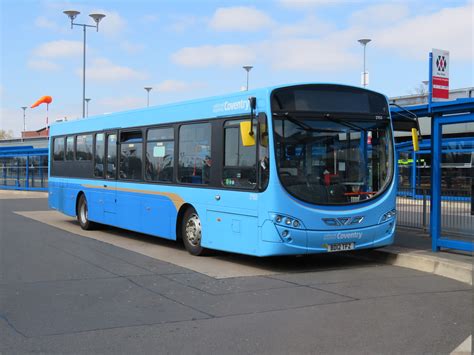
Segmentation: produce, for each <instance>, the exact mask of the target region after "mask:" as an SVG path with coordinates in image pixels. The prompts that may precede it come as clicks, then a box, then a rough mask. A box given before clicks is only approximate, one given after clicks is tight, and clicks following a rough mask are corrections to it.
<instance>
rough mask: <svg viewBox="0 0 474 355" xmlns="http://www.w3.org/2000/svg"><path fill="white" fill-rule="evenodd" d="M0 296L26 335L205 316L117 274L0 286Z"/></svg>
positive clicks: (4, 308)
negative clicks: (92, 278) (90, 278)
mask: <svg viewBox="0 0 474 355" xmlns="http://www.w3.org/2000/svg"><path fill="white" fill-rule="evenodd" d="M33 295H34V297H32V296H33ZM0 299H2V313H3V315H4V317H5V318H7V319H8V320H9V322H10V323H11V324H12V325H13V326H14V327H15V328H16V329H18V330H19V331H20V332H22V333H23V334H25V335H26V336H29V337H31V336H44V335H51V334H61V333H71V332H80V331H87V330H94V329H100V328H112V327H117V326H121V327H124V326H132V325H143V324H156V323H165V322H176V321H182V320H190V319H199V318H206V317H208V316H207V315H206V314H204V313H202V312H198V311H196V310H194V309H192V308H189V307H186V306H183V305H181V304H179V303H177V302H174V301H172V300H170V299H167V298H165V297H162V296H160V295H157V294H156V293H153V292H150V291H149V290H147V289H145V288H143V287H140V286H138V285H137V284H135V283H132V282H130V281H129V280H127V279H125V278H120V277H116V278H110V279H99V280H82V281H54V282H44V283H41V284H31V283H27V284H17V285H13V286H11V285H10V286H9V287H6V286H0Z"/></svg>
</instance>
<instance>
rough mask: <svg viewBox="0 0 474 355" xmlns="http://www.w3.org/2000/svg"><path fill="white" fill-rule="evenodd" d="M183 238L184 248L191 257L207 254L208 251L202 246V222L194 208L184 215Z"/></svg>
mask: <svg viewBox="0 0 474 355" xmlns="http://www.w3.org/2000/svg"><path fill="white" fill-rule="evenodd" d="M181 236H182V238H183V243H184V247H185V248H186V250H187V251H188V252H189V253H190V254H191V255H195V256H200V255H204V254H205V253H206V249H205V248H203V247H202V246H201V239H202V227H201V220H200V219H199V215H198V214H197V212H196V210H195V209H194V208H188V209H187V210H186V212H185V213H184V216H183V224H182V230H181Z"/></svg>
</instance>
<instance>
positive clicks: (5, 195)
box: [0, 190, 48, 200]
mask: <svg viewBox="0 0 474 355" xmlns="http://www.w3.org/2000/svg"><path fill="white" fill-rule="evenodd" d="M30 198H44V199H45V198H48V193H47V192H42V191H16V190H0V200H18V199H30Z"/></svg>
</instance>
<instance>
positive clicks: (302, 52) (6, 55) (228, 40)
mask: <svg viewBox="0 0 474 355" xmlns="http://www.w3.org/2000/svg"><path fill="white" fill-rule="evenodd" d="M64 10H77V11H80V12H81V14H80V15H79V16H78V17H77V18H76V20H75V22H77V23H81V24H84V23H85V24H93V21H92V19H91V18H90V17H89V16H88V14H90V13H103V14H105V15H106V17H105V18H104V19H103V20H102V22H101V23H100V25H99V31H98V32H96V31H95V29H93V28H89V29H88V30H87V46H86V53H87V58H86V97H88V98H90V99H91V100H90V102H89V115H100V114H103V113H110V112H116V111H123V110H128V109H133V108H139V107H144V106H146V104H147V93H146V91H145V90H144V87H145V86H151V87H152V88H153V89H152V90H151V92H150V105H159V104H164V103H170V102H177V101H182V100H187V99H194V98H201V97H207V96H213V95H221V94H226V93H232V92H236V91H239V90H241V89H242V87H245V85H246V73H245V71H244V70H243V69H242V66H243V65H253V66H254V68H253V69H252V71H251V72H250V85H249V86H250V87H251V88H256V87H265V86H272V85H278V84H288V83H298V82H332V83H343V84H349V85H360V80H361V72H362V70H363V48H362V46H361V45H360V44H359V43H358V42H357V40H358V39H360V38H370V39H372V42H370V43H369V44H368V45H367V53H366V58H367V59H366V66H367V70H368V72H369V75H370V77H369V86H368V88H370V89H372V90H376V91H379V92H382V93H384V94H386V95H388V96H401V95H408V94H412V93H414V92H415V91H416V89H417V88H419V87H420V85H422V81H423V80H427V78H428V53H429V52H430V51H431V49H432V48H439V49H444V50H449V51H450V60H451V63H450V87H451V89H454V88H463V87H470V86H474V80H473V71H474V69H473V63H474V48H473V32H474V31H473V22H474V5H473V2H472V0H470V1H466V0H463V1H449V0H443V1H441V0H432V1H427V0H419V1H403V0H398V1H369V0H367V1H362V0H359V1H350V0H332V1H329V0H254V1H237V0H235V1H234V0H227V1H223V0H221V1H217V0H199V1H191V0H174V1H172V0H155V1H152V0H134V1H132V0H130V1H125V0H121V1H117V0H114V1H112V0H96V1H50V0H42V1H34V0H2V1H1V4H0V19H1V24H0V28H1V30H0V31H1V33H0V36H1V56H0V68H1V72H0V110H1V122H0V123H1V124H0V129H4V130H7V131H8V130H11V131H12V132H13V133H14V135H15V136H18V135H19V134H20V132H21V130H22V128H23V110H22V109H21V107H22V106H28V107H29V106H31V105H32V104H33V103H34V102H35V101H36V100H37V99H39V98H40V97H42V96H44V95H50V96H52V98H53V102H52V103H51V105H50V106H49V120H50V122H52V121H55V120H58V119H64V118H67V119H68V120H72V119H77V118H79V117H81V116H82V54H83V47H82V43H83V32H82V28H81V27H74V28H73V29H71V27H70V21H69V19H68V18H67V16H66V15H64V14H63V11H64ZM45 118H46V107H45V105H41V106H39V107H37V108H34V109H30V108H28V109H27V110H26V125H27V129H28V130H36V129H40V128H41V127H44V125H45Z"/></svg>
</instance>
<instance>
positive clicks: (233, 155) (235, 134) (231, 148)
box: [222, 120, 257, 189]
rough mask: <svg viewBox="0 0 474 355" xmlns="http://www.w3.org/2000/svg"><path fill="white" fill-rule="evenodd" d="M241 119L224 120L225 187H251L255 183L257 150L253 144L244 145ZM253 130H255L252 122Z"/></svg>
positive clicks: (223, 174) (223, 181)
mask: <svg viewBox="0 0 474 355" xmlns="http://www.w3.org/2000/svg"><path fill="white" fill-rule="evenodd" d="M241 122H245V121H242V120H232V121H226V122H225V124H224V168H223V172H222V184H223V185H224V186H226V187H234V188H247V189H249V188H250V189H253V188H254V187H255V185H256V183H257V171H256V165H257V150H256V146H255V144H253V145H244V143H245V142H243V141H242V131H241V129H240V124H241ZM253 131H254V132H256V131H257V126H256V124H254V127H253Z"/></svg>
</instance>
